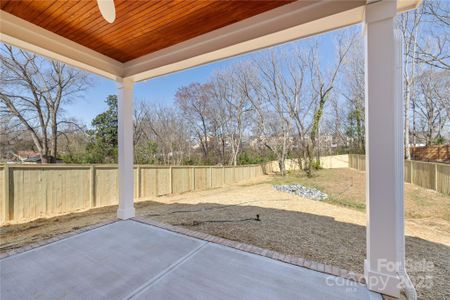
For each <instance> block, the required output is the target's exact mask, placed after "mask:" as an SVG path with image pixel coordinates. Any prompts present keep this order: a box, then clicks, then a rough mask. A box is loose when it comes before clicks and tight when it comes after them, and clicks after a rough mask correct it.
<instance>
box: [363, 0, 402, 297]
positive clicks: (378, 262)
mask: <svg viewBox="0 0 450 300" xmlns="http://www.w3.org/2000/svg"><path fill="white" fill-rule="evenodd" d="M396 2H397V1H395V0H392V1H391V0H389V1H381V2H376V3H372V4H369V5H367V7H366V16H365V22H366V28H365V35H366V39H365V40H366V204H367V220H368V221H367V259H366V261H365V271H364V275H365V278H366V281H367V286H368V288H369V289H370V290H374V291H377V292H381V293H384V294H387V295H391V296H394V297H398V296H399V295H400V276H399V272H401V268H403V265H404V254H403V249H404V248H403V247H404V229H403V129H402V98H401V89H402V86H401V55H400V54H401V52H400V51H401V48H399V43H398V41H399V39H398V38H396V36H395V34H394V17H395V15H396V5H397V3H396Z"/></svg>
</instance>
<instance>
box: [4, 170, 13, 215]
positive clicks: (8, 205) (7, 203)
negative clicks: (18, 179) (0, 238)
mask: <svg viewBox="0 0 450 300" xmlns="http://www.w3.org/2000/svg"><path fill="white" fill-rule="evenodd" d="M3 171H4V172H5V173H4V175H3V195H4V198H3V200H4V201H3V202H4V203H3V220H4V222H5V223H6V222H7V221H9V220H12V219H13V218H14V205H11V203H10V201H11V194H10V192H9V186H10V183H9V179H10V178H9V166H8V165H7V164H5V168H4V169H3ZM11 211H12V212H11Z"/></svg>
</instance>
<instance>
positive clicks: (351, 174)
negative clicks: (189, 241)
mask: <svg viewBox="0 0 450 300" xmlns="http://www.w3.org/2000/svg"><path fill="white" fill-rule="evenodd" d="M363 178H364V176H363V173H361V172H358V171H354V170H350V169H342V170H322V171H320V172H319V173H318V176H316V177H314V178H312V179H307V178H304V177H294V176H290V177H287V178H282V179H280V178H279V177H265V178H262V179H260V180H258V181H253V182H248V183H246V184H245V185H235V186H229V187H225V188H220V189H215V190H209V191H203V192H196V193H186V194H181V195H171V196H164V197H157V198H153V199H148V200H149V201H146V202H140V203H138V204H137V205H136V206H137V215H138V216H141V217H144V218H148V219H153V220H156V221H159V222H165V223H169V224H172V225H178V226H183V227H186V228H189V229H191V230H198V231H202V232H206V233H209V234H213V235H217V236H220V237H223V238H227V239H231V240H237V241H242V242H245V243H249V244H254V245H257V246H260V247H264V248H269V249H272V250H275V251H279V252H283V253H286V254H292V255H297V256H300V257H304V258H306V259H310V260H315V261H319V262H323V263H327V264H332V265H336V266H339V267H342V268H345V269H348V270H353V271H356V272H363V269H362V266H363V260H364V257H365V223H366V220H365V214H364V212H363V211H364V201H363V199H364V179H363ZM330 181H332V182H330ZM284 182H296V183H303V184H305V185H309V186H315V187H318V188H321V189H322V190H323V191H325V192H327V193H329V195H330V199H329V200H327V202H328V203H325V202H318V201H312V200H307V199H303V198H300V197H297V196H293V195H290V194H287V193H283V192H278V191H276V190H274V189H273V188H272V183H277V184H278V183H284ZM405 189H406V193H405V194H406V209H407V220H406V234H407V237H406V252H407V258H408V261H409V262H413V263H421V262H431V263H432V269H431V270H428V271H427V272H426V273H424V272H423V271H421V270H420V269H421V268H420V265H419V266H417V265H414V266H412V267H411V270H410V276H411V277H412V280H413V281H416V282H417V283H418V292H419V296H420V299H433V300H434V299H449V298H450V265H449V257H450V222H449V218H448V217H449V210H450V208H449V203H450V197H447V196H443V195H439V194H437V193H435V192H432V191H427V190H424V189H422V188H417V187H413V186H411V185H406V188H405ZM115 213H116V207H105V208H100V209H94V210H90V211H87V212H82V213H77V214H70V215H65V216H60V217H55V218H51V219H40V220H36V221H34V222H30V223H26V224H18V225H10V226H4V227H2V228H0V237H1V246H0V252H5V251H8V250H10V249H14V248H17V247H21V246H24V245H27V244H30V243H34V242H36V241H39V240H42V239H46V238H50V237H52V236H55V235H57V234H61V233H65V232H70V231H72V230H76V229H79V228H81V227H84V226H87V225H90V224H94V223H99V222H102V221H106V220H110V219H113V218H115ZM257 214H259V216H260V219H261V221H256V220H254V219H255V218H256V215H257ZM413 268H414V270H413ZM423 276H431V278H430V279H431V283H432V286H431V287H428V286H425V287H424V286H420V282H419V281H420V280H421V279H422V278H423Z"/></svg>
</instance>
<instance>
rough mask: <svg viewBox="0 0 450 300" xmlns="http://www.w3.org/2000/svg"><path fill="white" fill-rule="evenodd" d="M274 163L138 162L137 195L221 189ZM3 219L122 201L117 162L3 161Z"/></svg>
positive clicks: (24, 218)
mask: <svg viewBox="0 0 450 300" xmlns="http://www.w3.org/2000/svg"><path fill="white" fill-rule="evenodd" d="M268 172H272V170H271V165H270V164H266V165H248V166H237V167H232V166H230V167H228V166H226V167H216V166H195V167H188V166H151V165H136V166H135V167H134V184H135V186H134V193H135V198H136V199H138V200H139V199H140V200H145V198H148V197H153V196H161V195H167V194H178V193H184V192H189V191H197V190H205V189H211V188H217V187H221V186H224V185H226V184H231V183H236V182H240V181H244V180H248V179H252V178H256V177H259V176H262V175H264V174H266V173H268ZM0 187H2V188H0V208H1V212H0V224H4V223H7V222H11V221H12V222H24V221H29V220H33V219H37V218H40V217H50V216H56V215H60V214H64V213H70V212H74V211H79V210H85V209H90V208H95V207H102V206H108V205H115V204H118V201H119V199H118V197H119V196H118V195H119V194H118V172H117V165H0Z"/></svg>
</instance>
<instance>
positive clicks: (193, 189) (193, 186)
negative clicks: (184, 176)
mask: <svg viewBox="0 0 450 300" xmlns="http://www.w3.org/2000/svg"><path fill="white" fill-rule="evenodd" d="M191 176H192V185H191V190H192V191H195V167H192V175H191Z"/></svg>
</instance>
